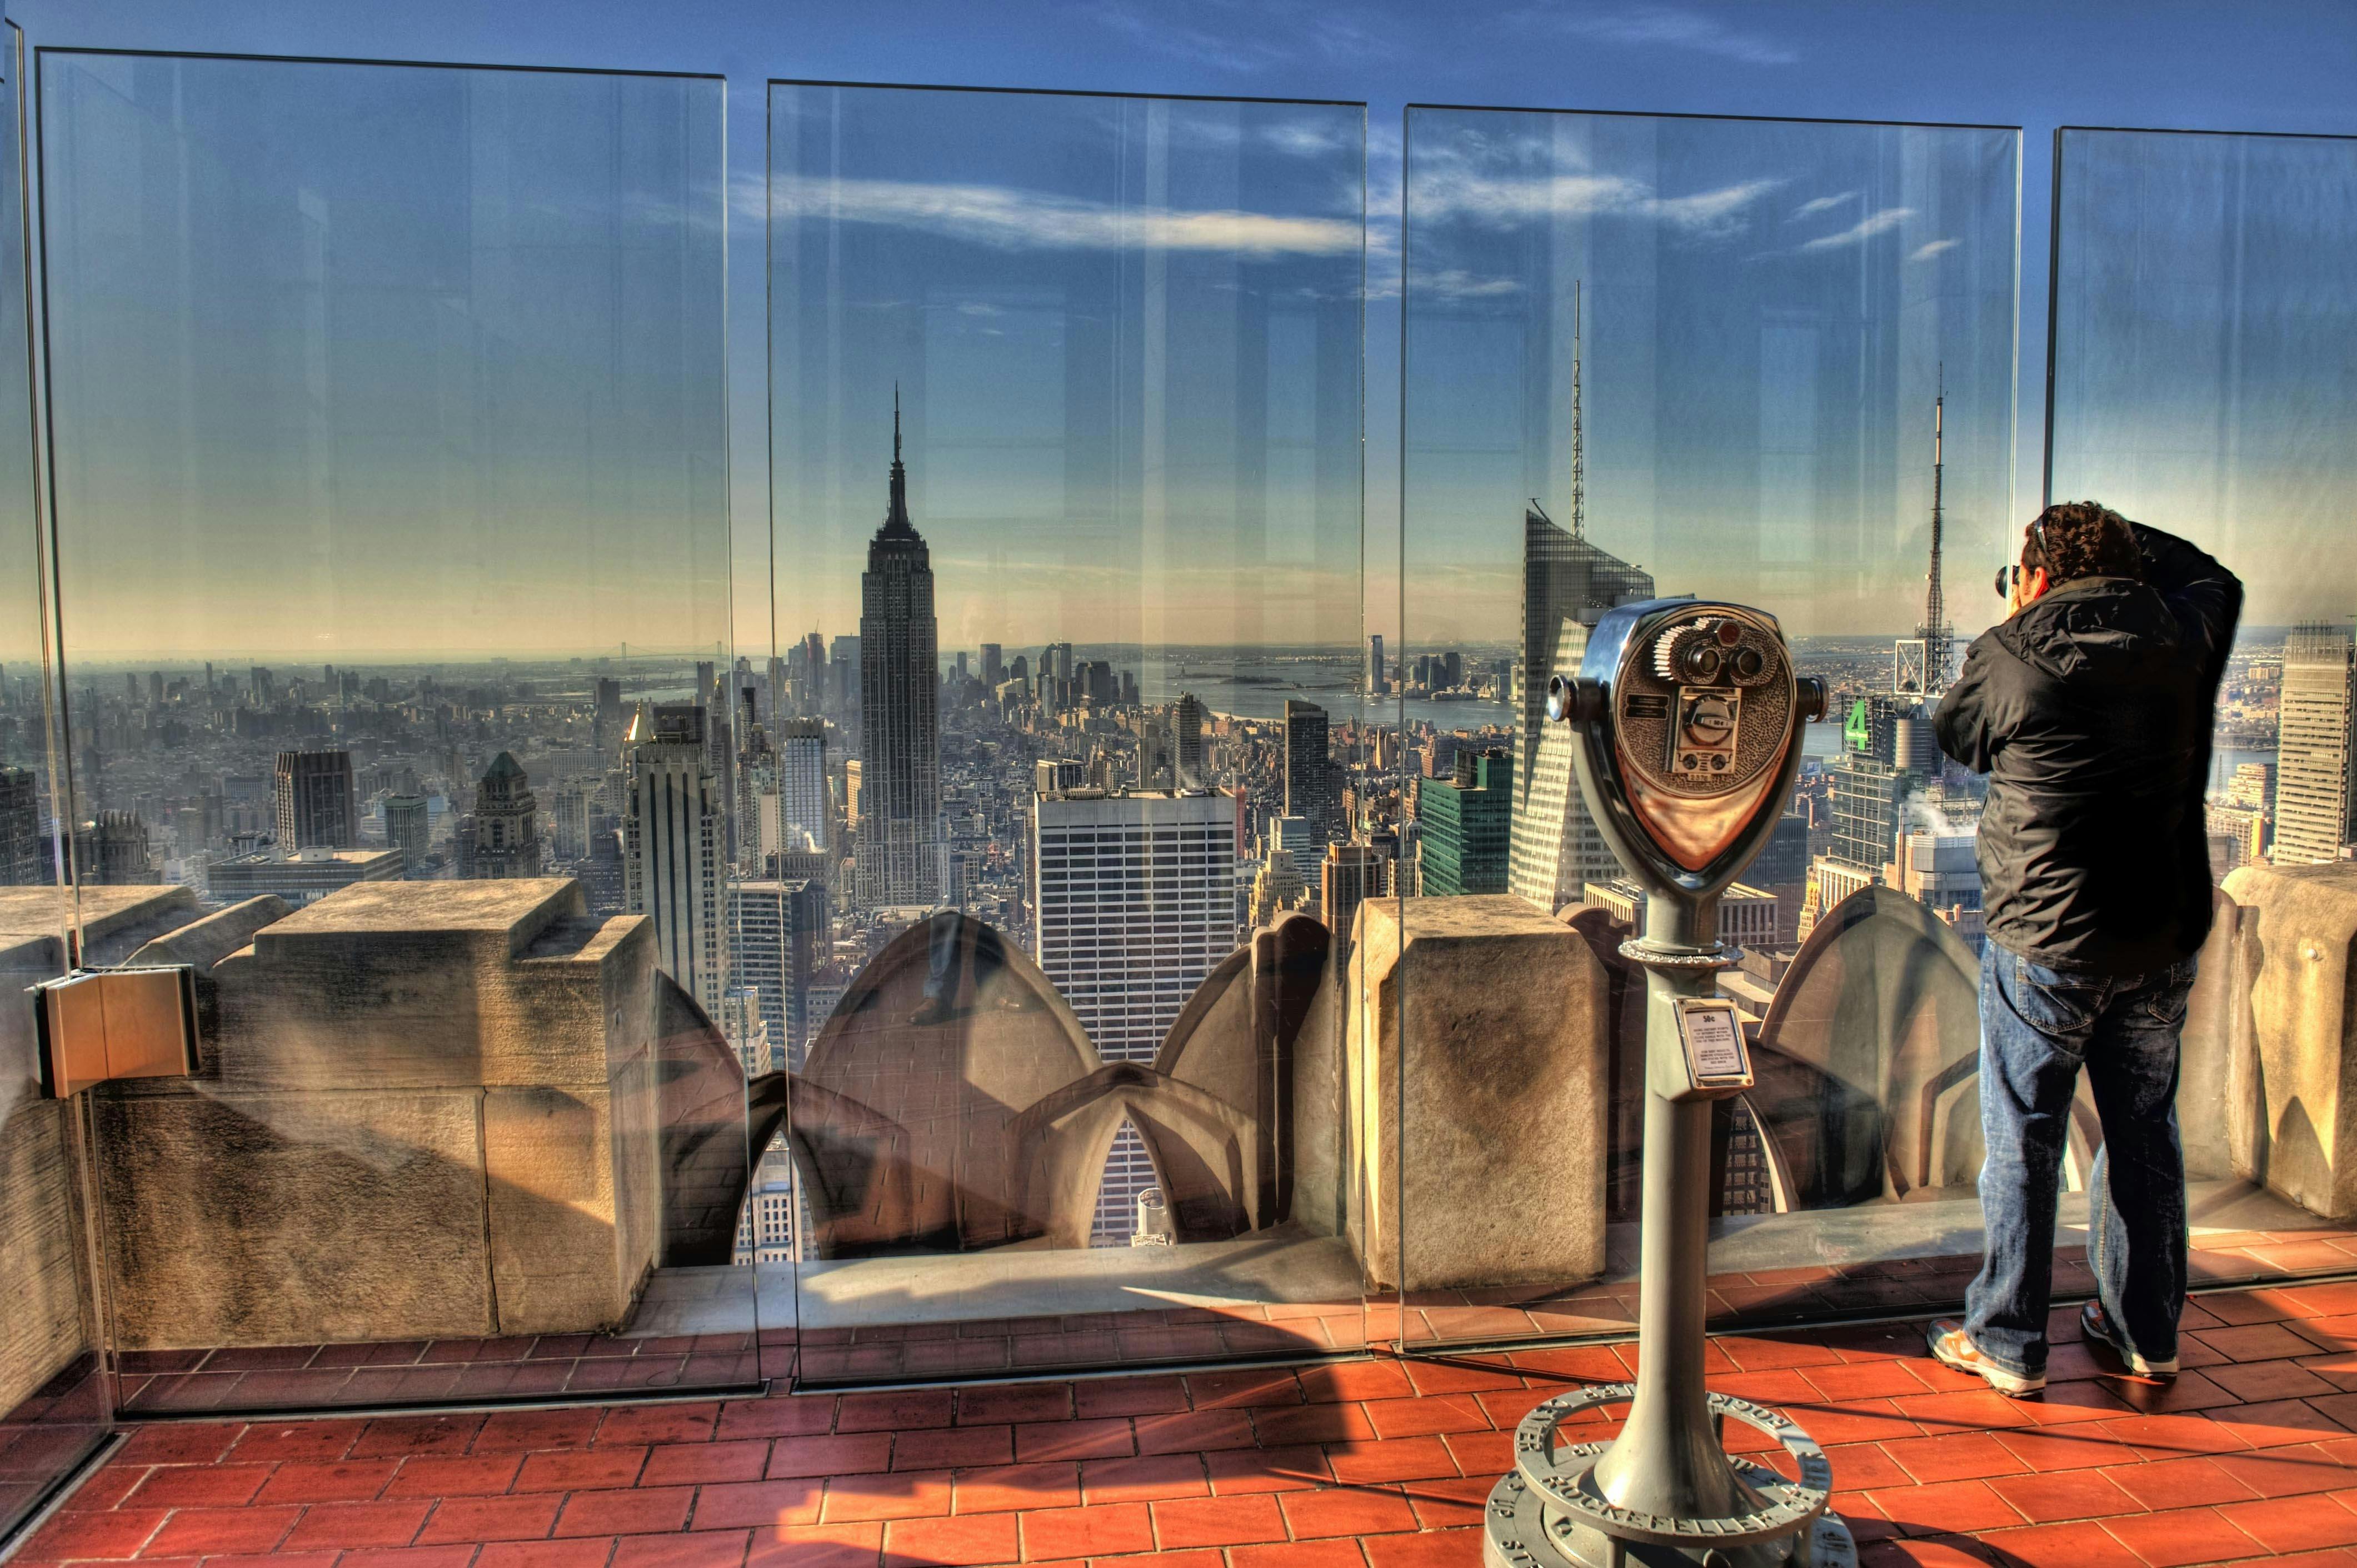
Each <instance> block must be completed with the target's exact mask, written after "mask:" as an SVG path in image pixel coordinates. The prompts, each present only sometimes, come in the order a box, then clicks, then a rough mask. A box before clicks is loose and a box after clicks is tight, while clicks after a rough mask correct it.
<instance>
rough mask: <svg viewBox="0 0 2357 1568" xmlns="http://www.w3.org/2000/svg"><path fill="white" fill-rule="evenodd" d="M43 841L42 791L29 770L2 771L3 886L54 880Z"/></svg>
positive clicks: (0, 881) (0, 832)
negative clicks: (50, 873)
mask: <svg viewBox="0 0 2357 1568" xmlns="http://www.w3.org/2000/svg"><path fill="white" fill-rule="evenodd" d="M47 850H48V845H47V844H45V843H42V842H41V792H40V789H39V788H38V785H37V784H36V782H35V779H34V776H33V770H32V769H31V768H0V886H5V887H33V886H39V885H40V884H42V883H44V882H48V881H51V880H53V878H52V877H51V876H50V875H49V865H48V862H49V857H48V854H47V853H46V852H47Z"/></svg>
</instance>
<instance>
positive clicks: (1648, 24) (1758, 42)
mask: <svg viewBox="0 0 2357 1568" xmlns="http://www.w3.org/2000/svg"><path fill="white" fill-rule="evenodd" d="M1521 19H1522V20H1523V21H1525V22H1526V23H1535V24H1541V25H1545V26H1551V27H1555V28H1557V29H1558V30H1560V31H1562V32H1564V33H1567V34H1569V35H1571V36H1572V37H1574V38H1593V39H1595V40H1597V41H1598V42H1599V43H1607V44H1623V45H1628V46H1631V47H1634V48H1669V49H1687V50H1691V51H1693V52H1695V53H1696V54H1706V55H1716V56H1717V57H1718V58H1719V59H1731V60H1737V61H1739V62H1741V63H1742V64H1744V65H1792V64H1794V63H1795V62H1797V61H1798V60H1799V59H1800V58H1801V55H1800V51H1799V50H1797V49H1795V48H1792V46H1791V45H1789V44H1786V43H1783V42H1781V41H1780V40H1778V39H1776V38H1770V37H1768V36H1767V35H1766V34H1763V33H1755V32H1749V31H1746V30H1745V29H1743V28H1741V27H1730V26H1728V25H1727V23H1725V22H1722V21H1720V20H1719V19H1718V18H1717V17H1716V16H1708V15H1706V14H1705V13H1703V12H1700V11H1691V10H1688V9H1686V8H1685V7H1684V6H1681V5H1626V6H1622V7H1620V9H1618V10H1609V11H1596V12H1590V13H1585V14H1578V13H1571V12H1566V11H1563V10H1558V9H1555V8H1553V7H1547V8H1544V9H1541V8H1534V9H1532V10H1528V11H1524V12H1523V13H1521Z"/></svg>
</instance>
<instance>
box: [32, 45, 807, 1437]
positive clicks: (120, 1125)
mask: <svg viewBox="0 0 2357 1568" xmlns="http://www.w3.org/2000/svg"><path fill="white" fill-rule="evenodd" d="M40 61H41V83H42V93H41V97H40V100H39V124H40V128H41V142H40V145H41V148H42V157H43V166H42V171H41V172H42V187H41V188H42V192H43V206H42V212H41V218H42V223H43V230H44V235H45V249H44V258H45V263H46V266H47V288H46V291H45V292H46V299H47V319H46V330H47V338H48V348H49V372H50V379H49V390H50V395H51V397H52V399H53V403H52V409H51V414H52V419H53V429H54V443H53V446H54V452H55V461H56V481H55V499H56V508H57V562H56V570H57V577H58V601H59V612H60V613H59V635H58V644H59V650H60V652H61V657H62V669H63V670H64V671H65V674H64V677H63V686H64V689H65V693H66V698H67V702H68V706H69V711H70V728H69V729H68V730H67V732H66V738H67V741H68V750H67V756H66V757H64V758H63V759H61V760H62V762H63V764H64V767H63V768H62V769H61V777H62V779H64V780H65V781H66V784H67V790H68V793H67V794H66V795H65V796H64V797H62V798H64V799H66V800H69V801H70V807H69V815H68V822H69V823H70V849H71V854H72V865H73V869H74V877H75V889H74V892H75V912H74V917H73V918H74V929H75V931H76V934H77V938H78V940H79V942H80V945H81V959H82V961H83V962H84V963H85V964H86V965H100V966H106V965H124V964H127V965H132V966H148V965H159V964H165V965H186V966H188V968H189V969H190V971H191V972H192V977H193V984H194V988H195V993H196V998H197V1011H198V1016H199V1024H200V1036H201V1046H200V1060H199V1067H198V1070H197V1071H196V1072H195V1073H194V1074H193V1075H191V1076H187V1077H171V1078H162V1079H138V1080H133V1081H110V1082H105V1083H102V1084H100V1085H98V1086H97V1087H95V1088H92V1089H91V1090H87V1091H85V1095H84V1098H85V1099H86V1101H87V1105H88V1111H89V1114H90V1118H91V1139H92V1148H93V1151H94V1158H95V1165H96V1171H95V1180H96V1188H97V1191H98V1194H99V1199H100V1201H99V1211H98V1215H97V1219H96V1225H95V1231H96V1236H97V1252H98V1255H99V1257H100V1258H101V1260H102V1266H103V1269H104V1273H105V1276H106V1286H107V1292H106V1294H107V1305H108V1308H109V1314H110V1320H111V1321H110V1326H111V1331H112V1336H113V1344H114V1346H115V1348H117V1350H118V1351H119V1353H120V1371H121V1379H120V1386H119V1390H118V1397H119V1401H120V1403H121V1405H122V1407H123V1408H124V1410H125V1411H127V1412H140V1413H145V1412H184V1411H189V1410H208V1411H212V1410H236V1409H255V1408H278V1407H285V1406H317V1405H332V1404H350V1403H358V1404H366V1405H371V1406H377V1405H386V1404H402V1403H414V1402H436V1401H449V1400H476V1399H486V1398H520V1397H545V1396H552V1395H563V1394H578V1393H582V1392H587V1391H615V1390H624V1389H628V1390H640V1391H643V1390H674V1389H688V1388H728V1387H746V1386H749V1385H752V1384H754V1383H755V1382H757V1381H758V1380H759V1366H758V1361H757V1356H756V1335H757V1334H758V1332H759V1327H760V1326H761V1325H760V1321H759V1314H758V1312H757V1310H756V1305H755V1303H754V1301H753V1298H752V1293H753V1289H754V1278H753V1274H752V1272H751V1271H750V1270H735V1269H732V1268H731V1267H730V1264H731V1262H732V1259H733V1255H734V1249H735V1244H736V1231H737V1211H738V1207H739V1201H740V1199H741V1197H742V1195H743V1193H744V1192H745V1190H746V1187H747V1185H748V1179H749V1177H748V1168H747V1161H746V1157H745V1147H744V1141H743V1135H742V1130H743V1126H744V1120H745V1093H746V1090H745V1082H746V1076H747V1071H748V1069H753V1070H756V1071H766V1070H768V1069H769V1067H770V1063H769V1061H768V1059H767V1058H768V1048H767V1047H766V1045H765V1043H764V1036H762V1034H761V1024H762V1020H761V1019H759V1017H758V1016H748V1015H746V1014H745V1013H744V1012H743V1011H742V1010H741V1009H739V1010H737V1011H732V1010H731V1000H732V998H731V986H732V983H733V982H734V978H735V976H734V972H733V971H732V969H731V965H732V963H734V962H735V961H736V954H735V952H734V950H733V948H732V944H731V930H730V917H731V902H730V889H731V886H732V883H733V881H734V879H735V877H736V875H737V860H736V858H735V850H736V835H737V833H738V832H740V831H741V829H742V826H743V823H742V822H741V821H740V817H739V814H738V812H737V809H736V800H735V790H734V789H733V782H732V781H733V779H734V778H735V776H736V768H737V756H738V751H739V748H740V746H748V745H750V744H751V740H752V736H753V734H754V733H756V732H757V730H758V725H759V722H760V720H761V719H762V717H763V716H764V714H763V713H762V711H761V710H760V708H759V702H760V699H761V696H762V688H761V686H760V682H759V672H758V671H751V670H750V667H749V666H748V665H747V664H745V663H743V662H741V661H736V660H732V658H731V655H730V641H729V639H730V629H729V628H730V618H729V602H728V592H729V563H730V554H729V533H728V521H727V514H726V473H727V459H726V428H725V401H724V375H723V357H724V351H725V341H724V314H723V297H722V291H723V266H722V246H723V233H724V226H725V216H726V211H725V179H724V172H723V166H722V161H721V160H722V139H721V121H722V87H721V84H720V82H719V81H717V80H716V79H709V78H687V77H659V76H633V75H619V74H617V75H602V74H594V73H583V72H554V71H551V72H541V71H529V70H465V69H445V68H428V67H412V66H394V65H369V64H339V63H316V62H298V61H289V60H274V59H228V58H201V59H196V58H172V57H161V56H122V55H107V54H80V53H74V52H70V51H65V52H61V51H55V50H45V51H43V52H42V54H41V56H40Z"/></svg>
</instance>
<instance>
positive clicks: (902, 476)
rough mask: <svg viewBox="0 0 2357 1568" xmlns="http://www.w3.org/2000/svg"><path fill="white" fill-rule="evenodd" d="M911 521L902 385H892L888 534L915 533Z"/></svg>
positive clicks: (895, 383) (886, 530)
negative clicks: (904, 457) (902, 426)
mask: <svg viewBox="0 0 2357 1568" xmlns="http://www.w3.org/2000/svg"><path fill="white" fill-rule="evenodd" d="M916 531H917V525H916V524H915V523H913V522H910V521H909V470H908V467H907V466H906V465H904V464H903V463H902V462H901V461H900V383H899V382H898V381H894V382H893V383H892V499H891V502H890V504H889V505H888V506H887V507H886V508H885V509H884V529H883V532H886V533H914V532H916Z"/></svg>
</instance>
